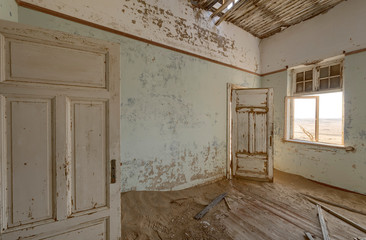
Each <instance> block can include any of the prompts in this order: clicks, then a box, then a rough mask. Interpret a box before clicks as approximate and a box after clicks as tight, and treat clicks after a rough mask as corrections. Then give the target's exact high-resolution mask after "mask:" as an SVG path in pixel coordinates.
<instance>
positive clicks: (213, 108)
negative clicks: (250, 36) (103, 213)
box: [19, 7, 260, 191]
mask: <svg viewBox="0 0 366 240" xmlns="http://www.w3.org/2000/svg"><path fill="white" fill-rule="evenodd" d="M19 22H20V23H26V24H30V25H34V26H38V27H42V28H48V29H55V30H60V31H64V32H68V33H72V34H78V35H84V36H89V37H94V38H100V39H105V40H110V41H115V42H119V43H120V44H121V160H122V183H121V184H122V190H123V191H129V190H170V189H182V188H186V187H190V186H193V185H197V184H201V183H205V182H208V181H210V180H215V179H218V178H222V177H224V176H225V170H226V99H227V96H226V83H227V82H232V83H235V84H239V85H242V86H246V87H259V85H260V77H258V76H256V75H253V74H249V73H245V72H242V71H239V70H235V69H232V68H228V67H225V66H222V65H218V64H215V63H212V62H208V61H205V60H201V59H198V58H195V57H192V56H188V55H185V54H181V53H178V52H174V51H171V50H167V49H164V48H160V47H156V46H152V45H150V44H146V43H143V42H140V41H136V40H133V39H130V38H126V37H122V36H119V35H115V34H111V33H108V32H104V31H101V30H98V29H95V28H91V27H87V26H84V25H81V24H77V23H74V22H71V21H67V20H64V19H60V18H57V17H53V16H50V15H47V14H43V13H40V12H36V11H33V10H29V9H25V8H22V7H20V8H19Z"/></svg>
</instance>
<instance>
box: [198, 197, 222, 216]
mask: <svg viewBox="0 0 366 240" xmlns="http://www.w3.org/2000/svg"><path fill="white" fill-rule="evenodd" d="M225 196H226V193H223V194H221V195H219V196H218V197H217V198H215V199H214V200H213V201H212V202H211V203H210V204H208V205H207V206H206V207H205V208H204V209H203V210H202V211H201V212H199V213H198V214H197V215H196V216H194V219H196V220H200V219H201V218H202V217H203V216H205V214H206V213H207V212H208V211H209V210H210V209H211V208H212V207H214V206H215V205H216V204H218V203H219V202H220V201H221V200H222V199H223V198H224V197H225Z"/></svg>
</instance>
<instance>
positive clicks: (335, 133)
mask: <svg viewBox="0 0 366 240" xmlns="http://www.w3.org/2000/svg"><path fill="white" fill-rule="evenodd" d="M300 126H301V127H303V128H304V129H305V130H306V131H307V132H309V133H310V134H311V135H312V136H313V137H314V136H315V120H314V119H313V120H311V119H296V121H295V125H294V138H295V139H300V140H306V141H312V140H311V137H309V136H307V135H306V134H305V132H304V131H303V130H302V129H301V127H300ZM342 138H343V122H342V119H319V142H322V143H331V144H339V145H340V144H342ZM314 141H315V139H314Z"/></svg>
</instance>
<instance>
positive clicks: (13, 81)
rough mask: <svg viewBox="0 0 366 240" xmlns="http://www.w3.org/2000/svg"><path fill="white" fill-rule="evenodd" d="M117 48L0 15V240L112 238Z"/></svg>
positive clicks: (116, 230) (116, 234) (116, 202)
mask: <svg viewBox="0 0 366 240" xmlns="http://www.w3.org/2000/svg"><path fill="white" fill-rule="evenodd" d="M119 49H120V48H119V45H118V44H114V43H108V42H105V41H99V40H94V39H90V38H82V37H78V36H73V35H69V34H65V33H61V32H54V31H49V30H44V29H39V28H32V27H28V26H24V25H20V24H15V23H10V22H6V21H0V72H1V75H0V112H1V115H0V160H1V162H0V163H1V164H0V167H1V178H0V179H1V182H0V183H1V185H0V187H1V188H0V189H1V198H0V201H1V202H0V211H1V212H0V219H1V222H0V224H1V235H0V236H1V237H0V238H1V239H3V240H10V239H53V240H56V239H57V240H58V239H60V240H61V239H78V240H79V239H80V240H82V239H88V240H101V239H105V240H108V239H110V240H117V239H120V237H121V229H120V227H121V226H120V219H121V215H120V184H119V181H120V173H119V167H120V166H119V162H120V144H119V142H120V141H119V116H120V115H119V113H120V111H119V109H120V108H119V101H120V100H119V76H120V74H119V68H120V66H119V51H120V50H119Z"/></svg>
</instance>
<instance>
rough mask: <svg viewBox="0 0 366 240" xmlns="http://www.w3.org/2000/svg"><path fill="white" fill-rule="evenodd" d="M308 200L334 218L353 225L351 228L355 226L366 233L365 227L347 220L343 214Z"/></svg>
mask: <svg viewBox="0 0 366 240" xmlns="http://www.w3.org/2000/svg"><path fill="white" fill-rule="evenodd" d="M306 199H307V200H309V201H310V202H312V203H314V204H316V205H317V206H320V207H321V208H322V209H324V210H325V211H327V212H329V213H330V214H332V215H333V216H335V217H337V218H339V219H341V220H343V221H344V222H346V223H348V224H349V225H351V226H353V227H355V228H357V229H358V230H360V231H362V232H364V233H366V228H365V227H363V226H361V225H359V224H358V223H356V222H354V221H352V220H351V219H348V218H346V217H345V216H343V215H341V214H339V213H337V212H335V211H333V210H332V209H330V208H328V207H326V206H324V205H322V204H320V203H318V202H316V201H314V200H312V199H311V198H309V197H306Z"/></svg>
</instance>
